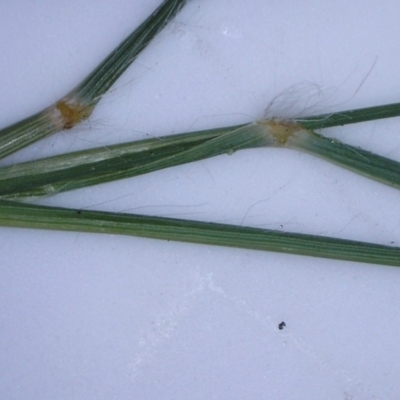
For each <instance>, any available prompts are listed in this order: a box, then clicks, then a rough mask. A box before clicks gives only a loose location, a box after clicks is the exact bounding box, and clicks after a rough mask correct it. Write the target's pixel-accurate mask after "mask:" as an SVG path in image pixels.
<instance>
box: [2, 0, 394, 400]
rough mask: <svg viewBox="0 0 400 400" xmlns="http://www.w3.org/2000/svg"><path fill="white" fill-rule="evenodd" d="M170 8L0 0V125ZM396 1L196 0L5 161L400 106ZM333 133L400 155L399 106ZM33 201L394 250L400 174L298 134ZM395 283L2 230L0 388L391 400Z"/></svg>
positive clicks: (191, 250) (384, 274)
mask: <svg viewBox="0 0 400 400" xmlns="http://www.w3.org/2000/svg"><path fill="white" fill-rule="evenodd" d="M158 4H160V1H156V0H146V1H145V0H134V1H132V0H130V1H128V0H114V1H112V2H110V1H107V0H96V1H95V0H86V1H85V2H82V1H78V0H71V1H68V2H54V1H51V0H42V1H40V2H38V1H31V2H27V1H25V0H12V1H11V0H4V1H2V2H1V3H0V28H1V30H0V31H1V34H0V52H1V56H0V59H1V62H0V77H1V78H0V124H1V126H6V125H8V124H10V123H12V122H15V121H17V120H18V119H20V118H23V117H26V116H28V115H30V114H31V113H33V112H36V111H39V110H40V109H42V108H44V107H45V106H47V105H49V104H51V103H52V102H53V101H55V100H57V99H58V98H59V97H61V96H62V95H63V94H65V93H67V92H68V91H69V90H70V89H72V88H73V87H74V86H75V85H76V84H77V83H79V81H80V80H81V79H82V78H84V77H85V75H86V74H87V73H88V72H89V71H90V70H91V69H92V68H93V67H94V66H95V65H96V64H97V63H98V62H99V61H100V60H101V59H102V58H103V57H104V56H106V55H107V54H108V52H109V51H111V50H112V49H113V47H114V46H115V45H117V44H118V43H119V42H120V41H121V40H122V39H123V38H124V37H125V36H126V35H128V34H129V33H130V31H131V30H132V29H133V28H135V27H136V26H137V25H138V24H139V23H140V22H141V21H142V20H143V19H144V18H145V17H146V16H147V15H149V14H150V13H151V12H152V11H153V9H154V8H155V7H156V6H157V5H158ZM398 17H399V5H398V2H397V1H395V0H393V1H390V0H381V1H377V0H371V1H368V2H366V1H362V0H354V1H351V2H349V1H345V0H338V1H334V2H333V1H331V2H330V1H324V2H321V1H317V0H311V1H306V2H296V1H278V0H275V1H265V0H247V1H241V0H229V1H228V0H213V1H211V0H192V1H190V2H189V4H188V5H187V6H186V7H185V8H184V10H183V11H182V12H181V13H180V14H179V15H178V17H177V18H176V19H175V20H174V21H173V23H171V24H170V25H169V26H168V28H167V29H165V30H164V31H163V32H162V33H161V34H160V35H159V36H158V37H157V38H156V39H155V41H154V42H153V43H152V44H151V45H150V46H149V47H148V49H146V50H145V51H144V52H143V53H142V54H141V55H140V57H139V58H138V59H137V61H136V62H135V63H134V65H132V67H131V68H130V69H129V70H128V71H127V72H126V73H125V74H124V75H123V76H122V77H121V79H120V80H119V81H118V82H117V83H116V84H115V85H114V87H113V88H112V90H111V91H110V93H109V94H107V95H106V96H104V98H103V99H102V101H101V102H100V103H99V105H98V108H97V109H96V110H95V112H94V113H93V115H92V117H91V118H90V120H89V121H87V122H84V123H82V124H81V125H79V126H78V127H76V128H74V129H73V130H71V131H65V132H62V133H59V134H57V135H54V136H52V137H50V138H48V139H46V140H43V141H41V142H38V143H36V144H34V145H32V146H31V147H29V148H27V149H26V150H24V151H22V152H20V153H18V154H15V155H13V156H11V157H8V158H7V159H4V160H2V161H1V164H0V165H6V164H10V163H12V162H17V161H20V160H27V159H35V158H40V157H44V156H46V155H50V154H58V153H61V152H65V151H72V150H76V149H82V148H87V147H93V146H102V145H104V146H106V145H108V144H111V143H115V142H122V141H126V140H134V139H140V138H146V137H157V136H161V135H167V134H172V133H178V132H185V131H189V130H199V129H203V128H204V129H205V128H214V127H220V126H227V125H233V124H237V123H242V122H248V121H252V120H254V119H258V118H261V117H262V116H263V115H264V114H265V113H266V112H267V114H268V115H273V116H283V117H288V116H298V115H308V114H313V113H314V114H317V113H320V112H330V111H336V110H343V109H352V108H358V107H364V106H372V105H379V104H385V103H390V102H397V101H399V100H400V97H399V96H400V94H399V87H400V74H399V73H398V66H399V63H400V41H399V38H400V24H399V22H398ZM324 133H325V134H327V135H331V136H332V137H335V138H338V139H340V140H342V141H345V142H346V143H350V144H354V145H357V146H361V147H363V148H365V149H368V150H371V151H375V152H378V153H380V154H383V155H385V156H387V157H391V158H393V159H396V160H399V161H400V118H398V119H391V120H387V121H377V122H370V123H363V124H358V125H353V126H348V127H344V128H333V129H330V130H329V131H324ZM42 203H43V204H51V205H60V206H66V207H79V208H87V209H103V210H113V211H128V212H135V213H144V214H151V215H162V216H174V217H181V218H190V219H199V220H205V221H217V222H224V223H232V224H243V225H250V226H258V227H266V228H273V229H279V230H285V231H296V232H304V233H313V234H322V235H328V236H335V237H342V238H349V239H357V240H364V241H370V242H377V243H382V244H387V245H391V244H393V245H396V246H400V192H399V191H396V190H394V189H391V188H389V187H385V186H383V185H381V184H379V183H375V182H373V181H370V180H367V179H365V178H362V177H360V176H357V175H355V174H352V173H350V172H348V171H345V170H342V169H340V168H338V167H335V166H333V165H330V164H328V163H326V162H324V161H321V160H318V159H316V158H313V157H311V156H308V155H305V154H300V153H297V152H294V151H288V150H279V149H257V150H248V151H241V152H237V153H235V154H234V155H231V156H228V155H226V156H220V157H216V158H214V159H209V160H205V161H201V162H197V163H193V164H190V165H184V166H179V167H176V168H170V169H168V170H163V171H159V172H156V173H152V174H149V175H145V176H140V177H136V178H132V179H127V180H124V181H120V182H115V183H111V184H104V185H101V186H98V187H92V188H87V189H83V190H78V191H74V192H70V193H65V194H62V195H59V196H56V197H54V198H48V199H45V200H42ZM399 289H400V269H397V268H392V267H383V266H374V265H366V264H361V263H351V262H339V261H331V260H322V259H317V258H310V257H300V256H290V255H284V254H275V253H263V252H258V251H248V250H240V249H227V248H218V247H211V246H201V245H194V244H193V245H191V244H182V243H174V242H168V241H156V240H147V239H138V238H133V237H123V236H112V235H94V234H82V233H64V232H47V231H34V230H22V229H14V228H0V398H1V399H9V400H11V399H25V400H27V399H35V400H36V399H38V400H39V399H40V400H47V399H68V400H70V399H107V400H108V399H118V400H125V399H163V400H165V399H193V400H194V399H229V400H234V399H285V400H286V399H299V400H303V399H325V400H336V399H343V400H350V399H352V400H356V399H363V400H365V399H368V400H372V399H386V400H388V399H398V398H399V393H400V379H399V376H400V363H399V359H400V346H399V331H400V314H399V309H400V290H399ZM282 322H285V324H286V325H285V326H284V327H283V329H279V324H281V323H282Z"/></svg>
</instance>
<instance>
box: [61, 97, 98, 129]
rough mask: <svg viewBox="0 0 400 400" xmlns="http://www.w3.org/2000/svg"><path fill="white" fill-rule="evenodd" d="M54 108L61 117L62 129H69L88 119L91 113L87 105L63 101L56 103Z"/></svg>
mask: <svg viewBox="0 0 400 400" xmlns="http://www.w3.org/2000/svg"><path fill="white" fill-rule="evenodd" d="M56 108H57V110H58V111H60V113H61V116H62V124H63V126H62V129H71V128H72V127H74V126H75V125H76V124H77V123H78V122H80V121H82V120H84V119H86V118H88V117H89V116H90V114H91V113H92V111H93V109H92V108H91V107H88V106H87V105H82V104H73V103H72V104H71V103H68V102H67V101H64V100H60V101H59V102H57V104H56Z"/></svg>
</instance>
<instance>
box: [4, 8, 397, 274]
mask: <svg viewBox="0 0 400 400" xmlns="http://www.w3.org/2000/svg"><path fill="white" fill-rule="evenodd" d="M185 2H186V1H185V0H166V1H164V2H163V3H162V4H161V6H160V7H159V8H158V9H157V10H156V11H155V12H154V13H153V14H152V15H151V16H150V17H149V18H148V19H147V20H146V21H144V22H143V23H142V24H141V25H140V26H139V28H137V29H136V30H135V31H134V32H133V33H132V34H131V35H130V36H129V37H128V38H127V39H126V40H125V41H124V42H122V43H121V44H120V45H119V46H118V47H117V48H116V49H115V50H114V51H113V52H112V53H111V54H110V55H109V56H108V57H107V58H106V59H105V60H104V61H103V62H102V63H101V64H100V65H99V66H98V67H97V68H96V69H95V70H94V71H93V72H92V73H91V74H89V76H88V77H87V78H86V79H85V80H84V81H83V82H82V83H81V84H80V85H78V87H76V88H75V89H74V90H73V91H71V92H70V93H69V94H68V95H67V96H65V97H64V98H63V99H61V100H60V101H58V102H56V104H54V105H53V106H51V107H49V108H47V109H46V110H44V111H42V112H40V113H38V114H36V115H34V116H31V117H29V118H27V119H24V120H22V121H21V122H19V123H16V124H14V125H12V126H10V127H7V128H5V129H3V130H1V131H0V158H1V157H5V156H6V155H9V154H11V153H12V152H14V151H17V150H19V149H21V148H23V147H25V146H27V145H29V144H31V143H33V142H34V141H36V140H39V139H41V138H43V137H45V136H48V135H50V134H52V133H55V132H57V131H58V130H61V129H69V128H72V127H73V126H74V125H76V124H77V123H78V122H79V121H81V120H82V119H85V118H87V117H89V116H90V114H91V112H92V110H93V108H94V107H95V106H96V104H97V103H98V101H99V100H100V99H101V96H102V95H103V94H104V93H105V92H106V91H107V90H108V89H109V88H110V87H111V85H112V84H113V83H114V82H115V81H116V79H118V77H119V76H120V75H121V74H122V73H123V72H124V71H125V70H126V68H128V66H129V65H130V64H131V63H132V61H133V60H134V59H135V58H136V57H137V55H138V54H139V52H140V51H141V50H142V49H143V48H144V47H145V46H146V45H147V44H148V43H149V42H150V41H151V39H152V38H153V37H154V36H155V35H156V34H157V32H159V31H160V29H162V28H163V27H164V26H165V24H166V23H168V21H169V20H170V19H171V18H172V17H173V16H174V15H176V13H177V12H178V11H179V10H180V9H181V7H182V6H183V5H184V3H185ZM399 115H400V103H395V104H388V105H384V106H377V107H369V108H364V109H359V110H348V111H342V112H338V113H332V114H324V115H319V116H310V117H304V118H302V119H301V120H293V121H284V120H279V119H270V120H262V121H257V122H251V123H248V124H242V125H236V126H230V127H225V128H218V129H212V130H207V131H198V132H190V133H182V134H178V135H172V136H166V137H159V138H156V139H147V140H142V141H137V142H129V143H123V144H118V145H114V146H109V147H107V148H104V147H102V148H95V149H90V150H85V151H79V152H74V153H69V154H63V155H60V156H55V157H49V158H44V159H40V160H34V161H30V162H26V163H21V164H15V165H11V166H9V167H4V168H1V169H0V225H3V226H10V227H25V228H38V229H55V230H74V231H82V232H95V233H117V234H126V235H134V236H142V237H148V238H156V239H165V240H178V241H184V242H193V243H201V244H208V245H222V246H231V247H240V248H248V249H254V250H268V251H276V252H286V253H291V254H300V255H309V256H316V257H325V258H333V259H341V260H349V261H359V262H366V263H377V264H385V265H393V266H400V248H398V247H392V246H383V245H377V244H372V243H364V242H357V241H349V240H345V239H337V238H328V237H322V236H313V235H305V234H297V233H284V232H277V231H271V230H264V229H256V228H248V227H242V226H232V225H223V224H216V223H210V222H198V221H189V220H180V219H171V218H161V217H148V216H141V215H132V214H122V213H110V212H102V211H83V210H74V209H65V208H57V207H46V206H39V205H32V204H27V203H22V202H20V201H19V200H29V199H30V198H33V197H39V196H49V195H53V194H56V193H60V192H63V191H67V190H73V189H78V188H82V187H85V186H90V185H95V184H100V183H105V182H109V181H113V180H116V179H122V178H127V177H133V176H136V175H140V174H145V173H149V172H152V171H155V170H158V169H162V168H168V167H172V166H176V165H180V164H183V163H188V162H193V161H197V160H201V159H205V158H208V157H213V156H216V155H221V154H226V153H228V154H232V153H233V152H235V151H237V150H242V149H249V148H254V147H282V148H290V149H295V150H300V151H305V152H308V153H311V154H313V155H316V156H318V157H322V158H324V159H326V160H328V161H330V162H334V163H335V164H338V165H340V166H342V167H345V168H347V169H350V170H352V171H355V172H357V173H359V174H362V175H364V176H366V177H368V178H372V179H374V180H377V181H380V182H382V183H385V184H387V185H390V186H393V187H395V188H398V189H399V188H400V163H398V162H396V161H394V160H390V159H387V158H385V157H382V156H379V155H376V154H373V153H371V152H367V151H365V150H363V149H359V148H356V147H354V146H349V145H347V144H344V143H341V142H339V141H337V140H334V139H328V138H326V137H324V136H322V135H321V134H320V133H316V132H315V130H317V129H323V128H327V127H334V126H341V125H345V124H350V123H356V122H364V121H370V120H376V119H380V118H390V117H395V116H399Z"/></svg>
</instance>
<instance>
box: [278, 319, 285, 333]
mask: <svg viewBox="0 0 400 400" xmlns="http://www.w3.org/2000/svg"><path fill="white" fill-rule="evenodd" d="M285 326H286V323H285V322H284V321H282V322H281V323H280V324H279V325H278V328H279V330H280V331H281V330H282V329H283V328H284V327H285Z"/></svg>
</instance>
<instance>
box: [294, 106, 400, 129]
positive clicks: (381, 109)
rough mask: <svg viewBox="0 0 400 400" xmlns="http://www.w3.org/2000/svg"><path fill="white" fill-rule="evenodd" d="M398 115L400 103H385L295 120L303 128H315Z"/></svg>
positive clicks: (399, 113) (399, 114)
mask: <svg viewBox="0 0 400 400" xmlns="http://www.w3.org/2000/svg"><path fill="white" fill-rule="evenodd" d="M399 116H400V103H393V104H385V105H383V106H376V107H366V108H359V109H356V110H348V111H339V112H335V113H330V114H322V115H316V116H312V117H305V118H300V119H298V120H297V121H298V122H300V123H301V124H302V125H303V126H304V127H305V128H307V129H312V130H315V129H322V128H330V127H333V126H341V125H347V124H355V123H357V122H366V121H373V120H377V119H382V118H393V117H399Z"/></svg>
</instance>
